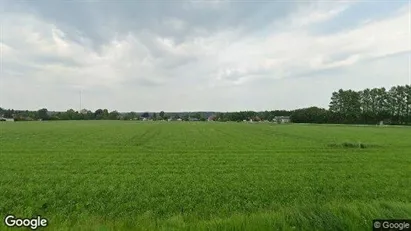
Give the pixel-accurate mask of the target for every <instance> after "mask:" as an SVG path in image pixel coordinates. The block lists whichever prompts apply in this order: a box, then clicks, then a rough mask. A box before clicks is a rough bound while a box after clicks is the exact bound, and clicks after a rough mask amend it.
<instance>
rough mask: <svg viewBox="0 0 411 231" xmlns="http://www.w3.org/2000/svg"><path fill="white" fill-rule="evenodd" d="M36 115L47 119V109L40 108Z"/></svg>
mask: <svg viewBox="0 0 411 231" xmlns="http://www.w3.org/2000/svg"><path fill="white" fill-rule="evenodd" d="M37 115H38V118H39V119H42V120H47V119H48V118H49V115H48V111H47V109H46V108H42V109H40V110H38V111H37Z"/></svg>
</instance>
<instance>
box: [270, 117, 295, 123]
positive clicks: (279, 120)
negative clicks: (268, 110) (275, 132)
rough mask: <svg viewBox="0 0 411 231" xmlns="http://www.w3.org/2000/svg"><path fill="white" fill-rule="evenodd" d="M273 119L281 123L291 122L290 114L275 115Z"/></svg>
mask: <svg viewBox="0 0 411 231" xmlns="http://www.w3.org/2000/svg"><path fill="white" fill-rule="evenodd" d="M273 121H274V122H277V123H279V124H285V123H290V122H291V119H290V117H289V116H276V117H274V119H273Z"/></svg>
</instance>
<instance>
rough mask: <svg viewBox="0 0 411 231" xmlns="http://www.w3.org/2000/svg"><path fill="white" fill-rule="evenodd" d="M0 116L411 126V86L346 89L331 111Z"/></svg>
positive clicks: (336, 95) (10, 114)
mask: <svg viewBox="0 0 411 231" xmlns="http://www.w3.org/2000/svg"><path fill="white" fill-rule="evenodd" d="M0 115H2V116H3V117H5V118H14V119H15V120H38V119H41V120H136V119H142V118H146V119H151V120H167V119H170V118H171V119H181V120H184V121H189V120H198V121H205V120H207V119H208V118H210V117H211V118H212V120H215V121H222V122H225V121H244V120H247V121H248V120H253V121H272V120H273V119H274V118H275V117H276V116H290V117H291V121H292V122H294V123H334V124H376V123H379V122H381V121H383V122H384V123H385V124H411V86H409V85H405V86H394V87H392V88H391V89H389V90H387V89H385V88H374V89H365V90H362V91H353V90H343V89H340V90H339V91H336V92H333V93H332V96H331V102H330V105H329V109H324V108H318V107H310V108H303V109H297V110H293V111H287V110H275V111H263V112H255V111H240V112H225V113H222V112H218V113H214V112H194V113H190V112H180V113H171V112H170V113H165V112H164V111H161V112H159V113H155V112H154V113H149V112H145V113H136V112H129V113H119V112H118V111H111V112H109V111H108V110H107V109H97V110H96V111H94V112H92V111H90V110H85V109H83V110H81V112H79V111H75V110H73V109H70V110H67V111H65V112H49V111H48V110H47V109H45V108H43V109H40V110H38V111H27V110H26V111H18V110H13V109H8V110H5V109H2V108H0Z"/></svg>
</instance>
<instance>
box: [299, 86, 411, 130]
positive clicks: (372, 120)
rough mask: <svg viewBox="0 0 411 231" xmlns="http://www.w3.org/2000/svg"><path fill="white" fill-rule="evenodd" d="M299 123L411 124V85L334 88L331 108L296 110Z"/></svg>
mask: <svg viewBox="0 0 411 231" xmlns="http://www.w3.org/2000/svg"><path fill="white" fill-rule="evenodd" d="M291 120H292V121H293V122H295V123H335V124H377V123H379V122H381V121H383V122H384V124H396V125H405V124H411V86H409V85H405V86H394V87H392V88H391V89H389V90H387V89H385V88H374V89H368V88H367V89H365V90H362V91H353V90H342V89H340V90H339V91H336V92H333V94H332V97H331V102H330V108H329V110H326V109H322V108H317V107H310V108H304V109H299V110H295V111H294V112H293V113H292V115H291Z"/></svg>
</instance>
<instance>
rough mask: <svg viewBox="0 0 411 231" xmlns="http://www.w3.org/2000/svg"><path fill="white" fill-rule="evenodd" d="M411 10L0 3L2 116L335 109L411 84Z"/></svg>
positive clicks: (400, 4)
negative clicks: (343, 94) (337, 101)
mask: <svg viewBox="0 0 411 231" xmlns="http://www.w3.org/2000/svg"><path fill="white" fill-rule="evenodd" d="M410 11H411V4H410V1H408V0H405V1H394V0H392V1H380V2H378V1H367V2H365V1H345V2H342V1H288V2H286V1H223V0H221V1H176V0H174V1H171V0H170V1H138V0H135V1H131V0H130V1H126V0H122V1H114V0H104V1H75V2H72V1H70V2H69V1H53V0H46V1H39V0H36V1H11V0H10V1H9V0H3V1H0V17H1V40H0V45H1V75H0V106H1V107H3V108H14V109H29V110H38V109H40V108H43V107H46V108H48V109H49V110H67V109H70V108H73V109H75V110H78V109H79V107H80V102H79V101H80V100H79V95H80V94H79V92H80V90H81V91H82V107H83V108H87V109H90V110H93V111H94V110H96V109H98V108H107V109H109V110H110V111H111V110H118V111H160V110H164V111H238V110H275V109H295V108H301V107H308V106H320V107H326V108H328V104H329V101H330V97H331V93H332V92H333V91H336V90H338V89H340V88H343V89H354V90H360V89H364V88H367V87H368V88H373V87H387V88H389V87H391V86H393V85H404V84H408V83H409V78H410V69H409V68H410V57H411V32H410V30H411V22H410V18H411V16H410Z"/></svg>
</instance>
